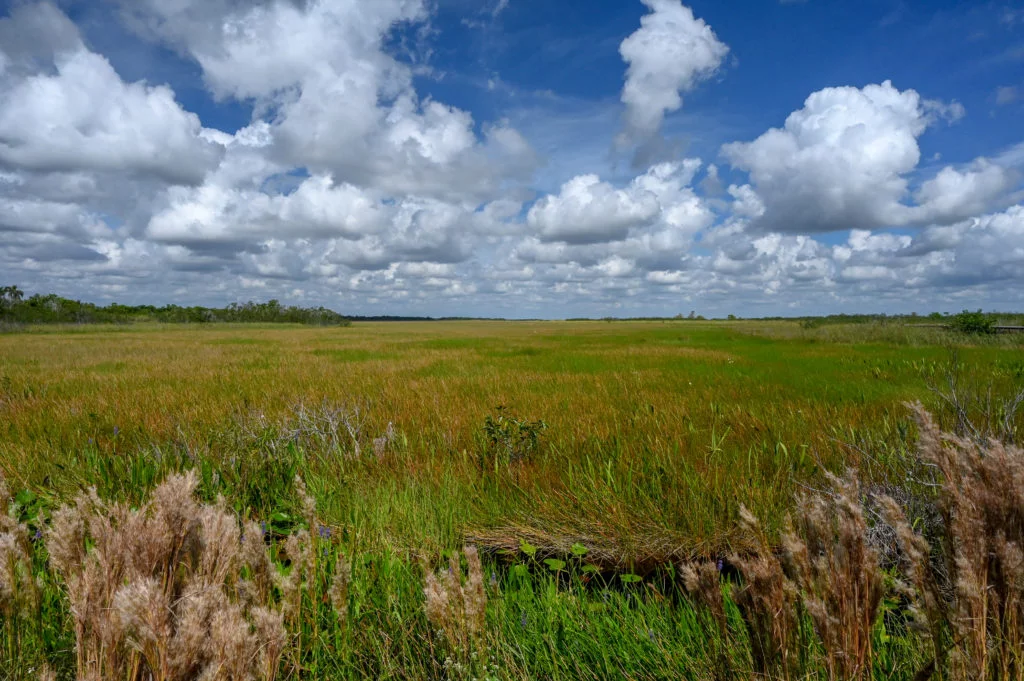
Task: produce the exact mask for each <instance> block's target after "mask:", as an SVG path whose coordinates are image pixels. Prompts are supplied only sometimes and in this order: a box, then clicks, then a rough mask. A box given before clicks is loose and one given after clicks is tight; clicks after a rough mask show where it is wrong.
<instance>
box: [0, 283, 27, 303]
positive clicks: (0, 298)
mask: <svg viewBox="0 0 1024 681" xmlns="http://www.w3.org/2000/svg"><path fill="white" fill-rule="evenodd" d="M24 297H25V292H24V291H22V290H21V289H19V288H18V287H17V286H0V305H4V306H7V305H16V304H17V303H20V302H21V301H22V299H23V298H24Z"/></svg>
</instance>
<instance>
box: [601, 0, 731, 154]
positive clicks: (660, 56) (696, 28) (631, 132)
mask: <svg viewBox="0 0 1024 681" xmlns="http://www.w3.org/2000/svg"><path fill="white" fill-rule="evenodd" d="M643 3H644V4H645V5H647V7H648V8H649V9H650V10H651V13H650V14H648V15H646V16H644V17H643V18H642V19H641V20H640V28H639V29H637V30H636V31H635V32H634V33H633V34H632V35H630V36H629V37H628V38H626V39H625V40H623V41H622V44H621V45H620V46H619V53H620V54H621V55H622V58H623V60H625V62H626V63H627V64H629V68H628V70H627V72H626V84H625V85H624V86H623V88H622V102H623V103H624V104H625V105H626V113H625V125H626V128H625V130H624V131H623V133H622V134H621V135H620V136H619V138H618V145H619V146H620V147H626V146H629V145H631V144H634V143H637V142H643V141H644V140H646V139H648V138H650V137H652V136H654V135H656V134H657V133H658V132H659V131H660V129H661V124H662V121H663V120H664V118H665V114H666V113H670V112H672V111H676V110H678V109H679V108H680V107H681V106H682V105H683V100H682V97H681V96H680V93H683V92H687V91H689V90H692V89H693V88H694V87H696V85H697V84H698V83H700V82H701V81H702V80H706V79H708V78H710V77H711V76H713V75H714V74H715V72H716V71H717V70H718V68H719V66H720V65H721V64H722V60H724V59H725V57H726V55H727V54H728V53H729V48H728V46H726V45H725V44H724V43H722V42H721V41H720V40H719V39H718V37H717V36H715V32H714V31H713V30H711V27H710V26H708V25H707V24H706V23H705V22H704V20H703V19H698V18H696V17H694V15H693V10H691V9H690V8H689V7H686V6H685V5H682V4H681V3H680V1H679V0H643Z"/></svg>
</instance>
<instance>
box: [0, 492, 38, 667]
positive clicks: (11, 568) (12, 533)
mask: <svg viewBox="0 0 1024 681" xmlns="http://www.w3.org/2000/svg"><path fill="white" fill-rule="evenodd" d="M16 511H17V505H16V504H15V502H14V499H12V498H11V493H10V490H9V489H8V487H7V481H6V479H5V478H4V476H3V474H2V473H0V622H2V623H3V625H4V629H5V631H4V632H3V633H4V641H5V643H6V645H7V648H8V650H6V651H3V652H2V653H0V662H2V661H3V659H4V658H7V659H11V658H13V657H14V654H15V651H16V650H17V649H18V648H19V647H20V644H21V627H20V626H19V623H20V622H21V621H22V620H23V619H25V618H28V617H31V616H32V615H33V614H34V613H35V612H36V611H37V609H38V607H39V598H40V592H39V587H38V585H37V584H36V580H35V577H34V575H33V574H32V544H31V542H30V540H29V534H28V527H27V526H26V525H25V524H24V523H22V522H19V520H18V517H17V512H16Z"/></svg>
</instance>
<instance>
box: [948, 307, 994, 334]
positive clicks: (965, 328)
mask: <svg viewBox="0 0 1024 681" xmlns="http://www.w3.org/2000/svg"><path fill="white" fill-rule="evenodd" d="M995 326H996V320H995V318H993V317H992V316H990V315H986V314H985V313H984V312H982V311H981V310H978V311H976V312H971V311H969V310H964V311H963V312H961V313H960V314H958V315H954V316H953V318H952V319H951V320H950V328H951V329H953V330H954V331H959V332H960V333H966V334H976V335H988V334H993V333H995V332H996V329H995Z"/></svg>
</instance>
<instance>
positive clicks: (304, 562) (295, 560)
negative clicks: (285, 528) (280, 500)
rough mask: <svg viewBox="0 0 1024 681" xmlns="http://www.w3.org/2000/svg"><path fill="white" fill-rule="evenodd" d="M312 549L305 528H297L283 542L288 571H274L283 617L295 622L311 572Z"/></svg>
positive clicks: (300, 610) (298, 615) (300, 609)
mask: <svg viewBox="0 0 1024 681" xmlns="http://www.w3.org/2000/svg"><path fill="white" fill-rule="evenodd" d="M313 553H314V552H313V550H312V549H311V547H310V537H309V532H308V531H307V530H299V531H298V532H295V533H294V534H291V535H289V536H288V538H287V539H285V542H284V554H285V557H287V559H288V562H289V563H290V564H291V565H290V568H289V569H288V572H287V573H285V574H282V573H280V572H277V573H275V576H276V580H277V588H278V589H280V591H281V604H282V606H283V608H284V614H285V617H286V618H287V619H288V620H289V621H290V622H292V623H297V622H298V619H299V617H300V613H301V612H302V592H303V588H304V585H305V584H306V582H307V580H309V579H310V577H311V575H312V573H313Z"/></svg>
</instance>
